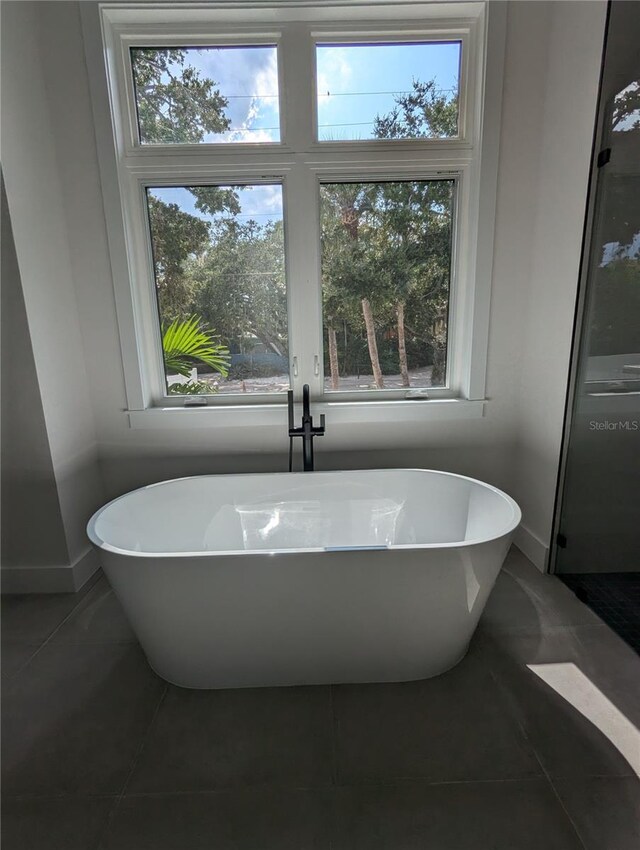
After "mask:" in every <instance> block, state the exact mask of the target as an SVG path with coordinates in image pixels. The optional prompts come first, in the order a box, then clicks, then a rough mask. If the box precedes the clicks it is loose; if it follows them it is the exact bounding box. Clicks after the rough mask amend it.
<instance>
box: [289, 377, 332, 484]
mask: <svg viewBox="0 0 640 850" xmlns="http://www.w3.org/2000/svg"><path fill="white" fill-rule="evenodd" d="M309 395H310V393H309V384H305V385H304V386H303V387H302V425H301V426H298V427H294V425H293V392H292V391H291V390H289V393H288V402H289V472H291V469H292V448H291V447H292V445H293V438H294V437H302V468H303V469H304V471H305V472H313V468H314V461H313V438H314V437H322V436H323V434H324V431H325V427H324V413H323V414H321V415H320V425H319V426H317V425H314V424H313V417H312V416H311V409H310V403H309Z"/></svg>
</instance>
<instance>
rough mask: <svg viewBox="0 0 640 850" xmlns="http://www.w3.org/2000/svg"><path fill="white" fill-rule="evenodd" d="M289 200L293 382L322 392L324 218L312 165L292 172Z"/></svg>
mask: <svg viewBox="0 0 640 850" xmlns="http://www.w3.org/2000/svg"><path fill="white" fill-rule="evenodd" d="M285 203H286V207H285V221H286V225H285V227H286V244H287V252H288V265H287V273H288V289H289V333H290V341H291V342H290V356H291V385H292V387H293V390H294V392H296V394H297V395H298V394H300V393H301V392H302V385H303V384H309V386H310V388H311V391H312V394H313V395H314V396H315V397H318V396H320V395H321V393H322V386H323V365H322V363H323V360H322V293H321V285H320V238H319V233H320V220H319V208H318V190H317V183H316V179H315V176H314V174H313V173H312V172H311V171H310V170H309V169H307V168H305V167H304V166H298V167H296V168H294V169H293V170H292V172H291V173H290V174H289V175H288V176H287V178H286V200H285ZM294 357H295V361H294V360H293V358H294Z"/></svg>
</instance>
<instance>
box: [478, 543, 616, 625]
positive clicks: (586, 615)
mask: <svg viewBox="0 0 640 850" xmlns="http://www.w3.org/2000/svg"><path fill="white" fill-rule="evenodd" d="M601 622H602V621H601V620H600V619H599V617H597V616H596V614H594V613H593V611H591V609H590V608H588V607H587V606H586V605H584V604H583V603H582V602H580V600H579V599H578V598H577V597H576V595H575V594H574V593H572V592H571V591H570V590H569V588H568V587H566V586H565V585H564V584H563V583H562V582H561V581H560V580H559V579H557V578H556V577H555V576H550V575H544V574H543V573H541V572H540V571H539V570H538V569H536V567H534V566H533V564H532V563H531V562H530V561H528V560H527V559H526V558H525V556H524V555H522V553H521V552H519V551H518V550H517V549H515V547H514V548H512V549H511V550H510V552H509V554H508V555H507V559H506V561H505V564H504V566H503V568H502V571H501V573H500V575H499V576H498V579H497V581H496V583H495V585H494V588H493V591H492V592H491V595H490V597H489V599H488V601H487V605H486V608H485V610H484V612H483V614H482V617H481V619H480V628H481V629H482V630H488V631H490V632H502V631H512V632H517V633H521V634H541V633H542V632H544V630H545V629H546V628H548V627H555V626H575V625H600V624H601Z"/></svg>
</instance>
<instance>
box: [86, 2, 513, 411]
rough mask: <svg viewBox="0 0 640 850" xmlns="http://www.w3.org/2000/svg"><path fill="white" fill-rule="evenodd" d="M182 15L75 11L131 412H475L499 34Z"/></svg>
mask: <svg viewBox="0 0 640 850" xmlns="http://www.w3.org/2000/svg"><path fill="white" fill-rule="evenodd" d="M179 12H180V14H178V10H176V9H173V8H172V7H169V6H167V7H165V6H162V5H161V4H158V5H154V4H145V6H144V7H135V8H130V9H127V8H125V7H124V6H117V5H106V4H105V5H104V6H102V7H101V8H100V9H99V11H98V12H93V13H92V12H90V11H87V12H84V13H83V15H84V17H85V19H86V26H85V32H87V33H89V34H91V33H92V32H93V38H94V44H95V43H96V40H97V38H98V32H99V31H100V30H101V32H102V33H103V36H104V41H105V48H106V50H105V56H106V63H105V67H104V68H102V69H100V72H99V73H98V71H97V70H96V74H95V75H94V81H93V96H94V101H95V103H96V115H97V120H98V124H99V125H100V121H101V120H102V127H103V128H106V127H107V126H109V124H110V125H111V131H112V132H111V134H110V138H111V139H113V141H112V142H111V141H109V135H107V137H106V138H105V135H106V134H105V135H103V134H100V132H99V133H98V144H99V147H100V148H101V151H100V153H101V167H102V172H103V185H104V187H105V189H104V191H105V203H106V205H107V207H108V208H109V209H110V210H111V211H112V213H113V215H112V216H108V217H109V218H110V219H112V220H111V221H110V222H109V226H110V229H111V230H112V233H111V237H112V238H111V243H112V254H113V255H114V257H113V260H114V276H115V286H116V298H117V306H118V315H119V322H120V324H121V338H122V347H123V358H124V365H125V378H126V382H127V393H128V401H129V408H130V410H146V409H149V408H154V407H155V408H163V409H164V408H167V407H173V406H181V405H185V404H197V403H205V402H206V403H207V404H208V405H210V406H223V407H224V406H225V405H229V404H233V405H238V404H242V403H245V402H246V403H250V404H254V405H256V404H261V403H265V402H271V403H273V402H277V403H280V402H282V403H283V402H284V401H285V392H286V390H288V389H289V388H290V387H292V388H293V389H294V390H295V391H296V392H297V393H299V392H300V390H301V387H302V384H304V383H308V384H310V386H311V390H312V395H313V397H314V398H315V399H316V400H322V399H324V400H326V401H328V402H330V401H331V400H335V401H340V402H345V403H347V404H351V403H353V404H360V403H362V402H371V401H376V400H378V401H385V402H387V401H388V402H393V401H403V400H405V399H406V398H407V397H422V398H427V397H428V398H429V399H431V400H446V399H451V400H458V401H460V400H462V401H464V400H465V399H466V400H470V399H482V398H483V396H484V364H485V359H486V336H487V325H488V295H489V286H490V271H491V249H492V235H493V224H492V221H493V203H494V193H495V165H496V149H497V142H496V140H497V115H498V108H499V94H500V67H499V56H500V47H501V42H500V38H501V36H500V27H501V26H502V25H503V24H501V23H500V20H502V21H503V17H502V13H501V12H497V13H496V15H497V17H496V18H495V20H496V21H497V23H494V25H493V27H494V29H493V35H492V34H491V33H492V30H491V28H490V27H489V23H488V8H487V6H486V4H485V3H480V2H476V3H466V4H463V5H459V4H446V3H438V4H433V5H432V4H429V3H423V4H412V5H410V6H407V5H403V4H400V3H397V2H393V0H390V2H389V3H387V4H381V5H376V6H375V7H367V9H365V8H364V7H358V8H356V7H353V8H349V7H347V6H342V5H336V6H333V5H331V4H322V5H319V6H318V7H317V9H313V8H311V7H309V6H307V5H305V6H303V7H300V8H296V7H295V6H294V5H293V4H286V7H285V6H284V5H282V4H280V5H279V6H277V7H274V8H272V9H269V8H267V7H266V6H265V4H264V3H260V4H256V5H255V7H254V8H250V7H248V6H245V7H244V8H243V9H239V8H238V9H230V8H228V7H225V6H224V5H223V4H220V5H218V4H216V3H211V4H198V5H194V6H193V7H190V6H187V5H182V6H181V7H180V10H179ZM493 14H494V13H493V12H492V15H493ZM92 15H94V16H95V17H92ZM98 24H100V30H98ZM92 27H93V29H92ZM492 38H493V40H494V42H495V44H496V45H497V48H498V49H497V51H495V55H496V56H497V59H495V60H494V65H495V67H494V68H493V70H491V68H490V67H489V64H490V63H489V47H488V45H489V43H490V41H491V39H492ZM89 48H90V45H88V56H89ZM94 64H95V60H94ZM107 92H108V96H107ZM101 105H102V107H103V108H102V109H101ZM98 129H100V126H99V128H98ZM114 153H115V156H114ZM110 163H113V165H111V164H110ZM113 177H116V178H117V179H116V180H113V179H112V178H113ZM120 213H122V214H123V215H122V218H121V224H120V225H118V224H117V223H114V222H115V221H116V220H117V219H118V217H119V216H120ZM403 409H404V408H403Z"/></svg>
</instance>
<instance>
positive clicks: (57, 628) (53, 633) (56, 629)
mask: <svg viewBox="0 0 640 850" xmlns="http://www.w3.org/2000/svg"><path fill="white" fill-rule="evenodd" d="M95 575H97V576H98V578H96V579H95V581H91V580H89V582H90V583H89V582H87V583H86V584H85V585H84V587H86V588H87V589H86V590H85V591H84V593H83V594H82V596H81V597H80V598H79V599H78V601H77V602H76V604H75V605H74V606H73V608H72V609H71V610H70V611H69V613H68V614H66V616H64V617H63V618H62V620H60V622H59V623H58V625H57V626H54V628H53V629H52V630H51V632H49V634H48V635H47V637H46V638H45V639H44V640H43V641H42V643H41V644H40V645H39V646H38V648H37V649H36V651H35V652H34V653H33V654H32V655H30V656H29V657H28V658H27V660H26V661H25V662H24V663H23V664H22V665H21V666H20V667H18V669H17V670H16V671H15V673H13V674H12V675H11V676H9V678H8V679H7V681H11V680H13V679H15V678H16V677H17V676H18V675H19V674H20V673H22V671H23V670H24V669H25V668H26V667H27V666H28V665H29V664H31V662H32V661H33V659H34V658H35V657H36V655H39V654H40V652H42V650H43V649H44V648H45V646H47V644H48V643H49V641H51V640H53V638H54V637H55V636H56V635H57V634H58V632H59V631H60V629H61V628H62V627H63V626H64V624H65V623H66V622H67V620H69V619H70V618H71V617H72V616H73V615H74V614H75V612H76V611H77V609H78V607H79V606H80V605H81V604H82V603H83V602H84V600H85V599H86V597H87V596H88V595H89V594H90V593H91V591H92V590H93V588H94V587H95V586H96V585H97V584H98V582H99V581H100V579H101V578H102V576H103V575H104V573H103V572H102V568H100V569H99V570H96V573H95ZM87 585H89V586H88V587H87ZM84 587H82V588H80V590H84ZM76 592H77V593H80V591H76Z"/></svg>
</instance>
